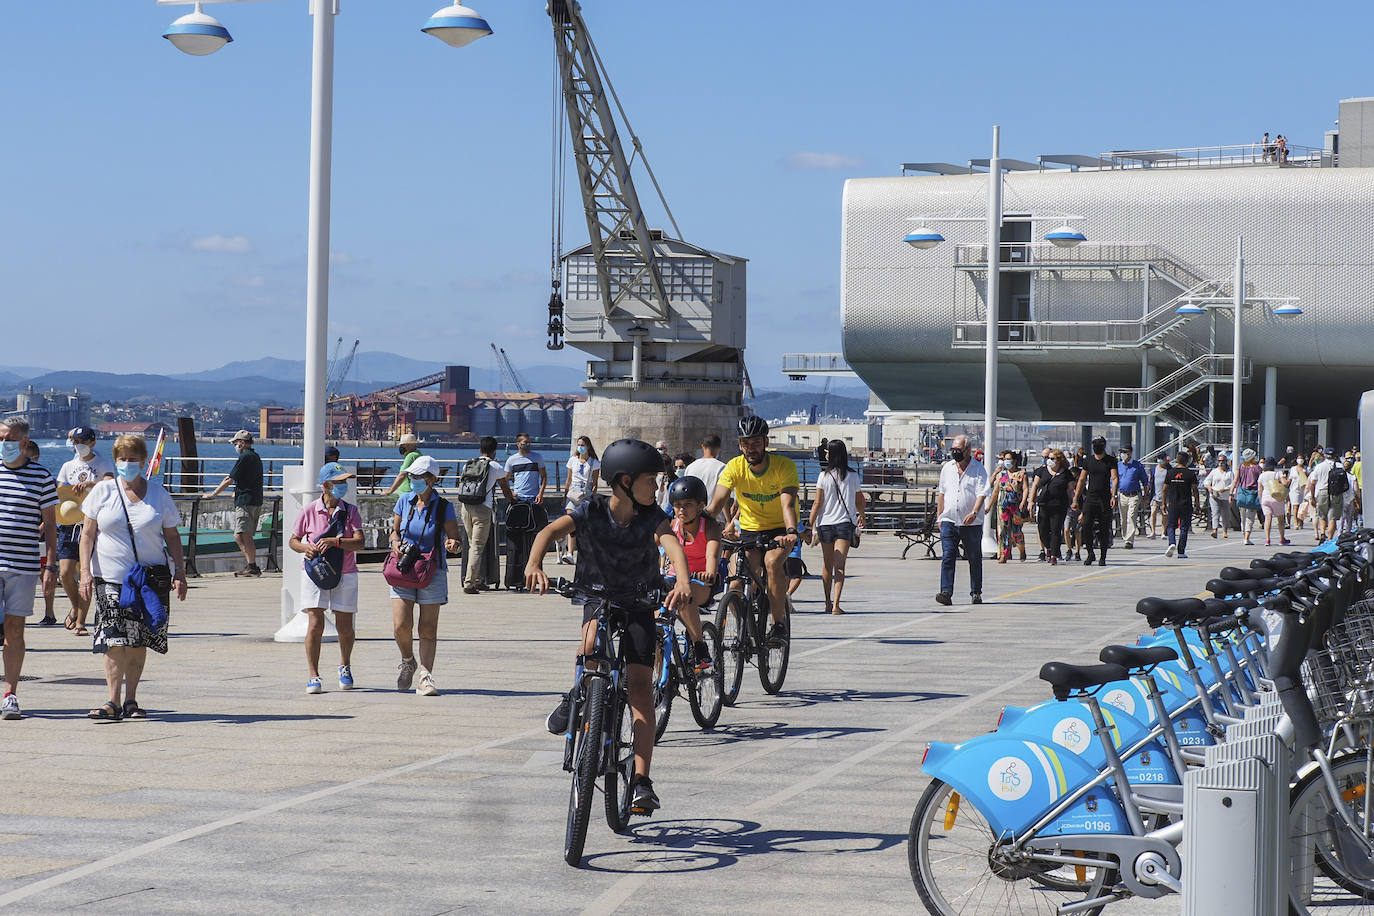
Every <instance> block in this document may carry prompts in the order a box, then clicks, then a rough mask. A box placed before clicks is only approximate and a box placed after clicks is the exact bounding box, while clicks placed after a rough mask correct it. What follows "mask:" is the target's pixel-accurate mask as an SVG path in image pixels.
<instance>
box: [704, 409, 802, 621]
mask: <svg viewBox="0 0 1374 916" xmlns="http://www.w3.org/2000/svg"><path fill="white" fill-rule="evenodd" d="M739 450H740V454H739V455H737V456H736V457H734V458H732V459H730V461H729V462H728V463H727V464H726V465H725V470H723V471H721V472H720V477H719V478H717V480H716V492H715V494H714V495H713V496H712V497H711V505H710V506H709V507H707V510H706V511H707V512H708V513H709V514H711V515H716V514H717V513H719V512H720V511H721V510H722V509H723V508H724V507H725V505H726V504H727V503H728V502H729V500H730V493H731V491H734V493H735V501H736V504H737V506H738V509H739V516H738V518H736V520H735V523H736V524H737V525H738V526H739V530H740V534H741V536H743V537H744V538H745V539H752V540H760V541H762V540H767V539H769V538H774V539H776V540H777V542H778V546H777V547H775V548H774V549H772V550H770V551H768V553H767V555H762V556H761V554H762V551H759V550H751V551H749V562H750V563H751V564H753V566H754V568H755V569H757V568H758V567H759V563H760V560H762V563H763V567H764V569H766V570H767V572H768V609H769V612H770V613H771V614H772V617H773V627H772V629H770V630H769V631H768V637H767V641H768V643H769V644H770V645H775V646H776V645H779V644H781V643H784V642H786V641H787V638H788V633H787V618H786V609H787V576H786V574H785V573H784V572H783V560H784V559H785V558H786V557H787V554H788V552H789V551H791V549H792V548H793V547H794V546H796V544H797V488H798V481H797V466H796V465H795V464H793V463H792V459H791V458H786V457H784V456H782V455H774V454H770V453H769V451H768V423H767V422H766V421H765V420H764V419H763V417H754V416H749V417H742V418H741V419H740V421H739Z"/></svg>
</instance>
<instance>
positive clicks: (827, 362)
mask: <svg viewBox="0 0 1374 916" xmlns="http://www.w3.org/2000/svg"><path fill="white" fill-rule="evenodd" d="M782 373H783V375H810V374H830V375H842V374H847V375H853V374H854V370H853V369H851V368H850V367H849V363H847V362H845V358H844V354H843V353H784V354H783V355H782Z"/></svg>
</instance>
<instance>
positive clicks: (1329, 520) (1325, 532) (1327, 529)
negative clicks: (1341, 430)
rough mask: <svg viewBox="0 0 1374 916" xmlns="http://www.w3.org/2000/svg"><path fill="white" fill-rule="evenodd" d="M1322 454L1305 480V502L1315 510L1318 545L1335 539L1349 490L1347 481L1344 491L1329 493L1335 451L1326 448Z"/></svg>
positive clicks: (1334, 462)
mask: <svg viewBox="0 0 1374 916" xmlns="http://www.w3.org/2000/svg"><path fill="white" fill-rule="evenodd" d="M1323 454H1324V455H1325V458H1324V459H1323V460H1322V461H1321V463H1319V464H1318V465H1317V466H1316V467H1315V468H1313V469H1312V476H1311V477H1309V478H1308V479H1307V501H1308V502H1309V503H1311V504H1312V506H1313V508H1314V509H1316V528H1317V543H1318V544H1320V543H1321V542H1322V541H1324V540H1326V539H1327V538H1333V537H1335V536H1336V532H1337V531H1339V530H1340V524H1341V513H1342V512H1343V511H1344V509H1345V499H1346V496H1345V493H1346V490H1348V489H1349V488H1350V485H1349V482H1348V481H1347V483H1346V488H1345V490H1341V491H1340V492H1339V493H1332V492H1331V470H1332V468H1334V467H1335V466H1336V450H1335V449H1334V448H1331V447H1330V446H1328V447H1327V449H1326V451H1325V452H1324V453H1323ZM1342 470H1344V466H1342Z"/></svg>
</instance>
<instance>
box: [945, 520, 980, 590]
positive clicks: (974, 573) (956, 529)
mask: <svg viewBox="0 0 1374 916" xmlns="http://www.w3.org/2000/svg"><path fill="white" fill-rule="evenodd" d="M960 544H963V545H964V555H965V556H966V557H968V580H969V594H970V595H981V594H982V593H983V526H982V525H955V524H954V523H953V522H941V523H940V549H941V550H942V551H943V552H944V556H942V557H941V558H940V591H942V592H944V593H945V594H947V595H952V594H954V564H955V562H956V561H957V560H958V559H959V545H960Z"/></svg>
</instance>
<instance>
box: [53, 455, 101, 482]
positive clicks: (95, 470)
mask: <svg viewBox="0 0 1374 916" xmlns="http://www.w3.org/2000/svg"><path fill="white" fill-rule="evenodd" d="M114 472H115V469H114V462H113V461H111V460H110V459H108V458H106V457H105V456H104V455H100V454H95V453H92V455H91V460H90V461H82V460H81V459H80V458H73V459H72V460H71V461H68V462H67V463H66V464H64V465H62V469H61V470H59V471H58V472H57V485H58V486H59V487H74V486H76V485H77V484H79V483H95V482H96V481H97V480H99V479H101V478H102V477H104V476H105V475H106V474H113V473H114Z"/></svg>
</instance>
